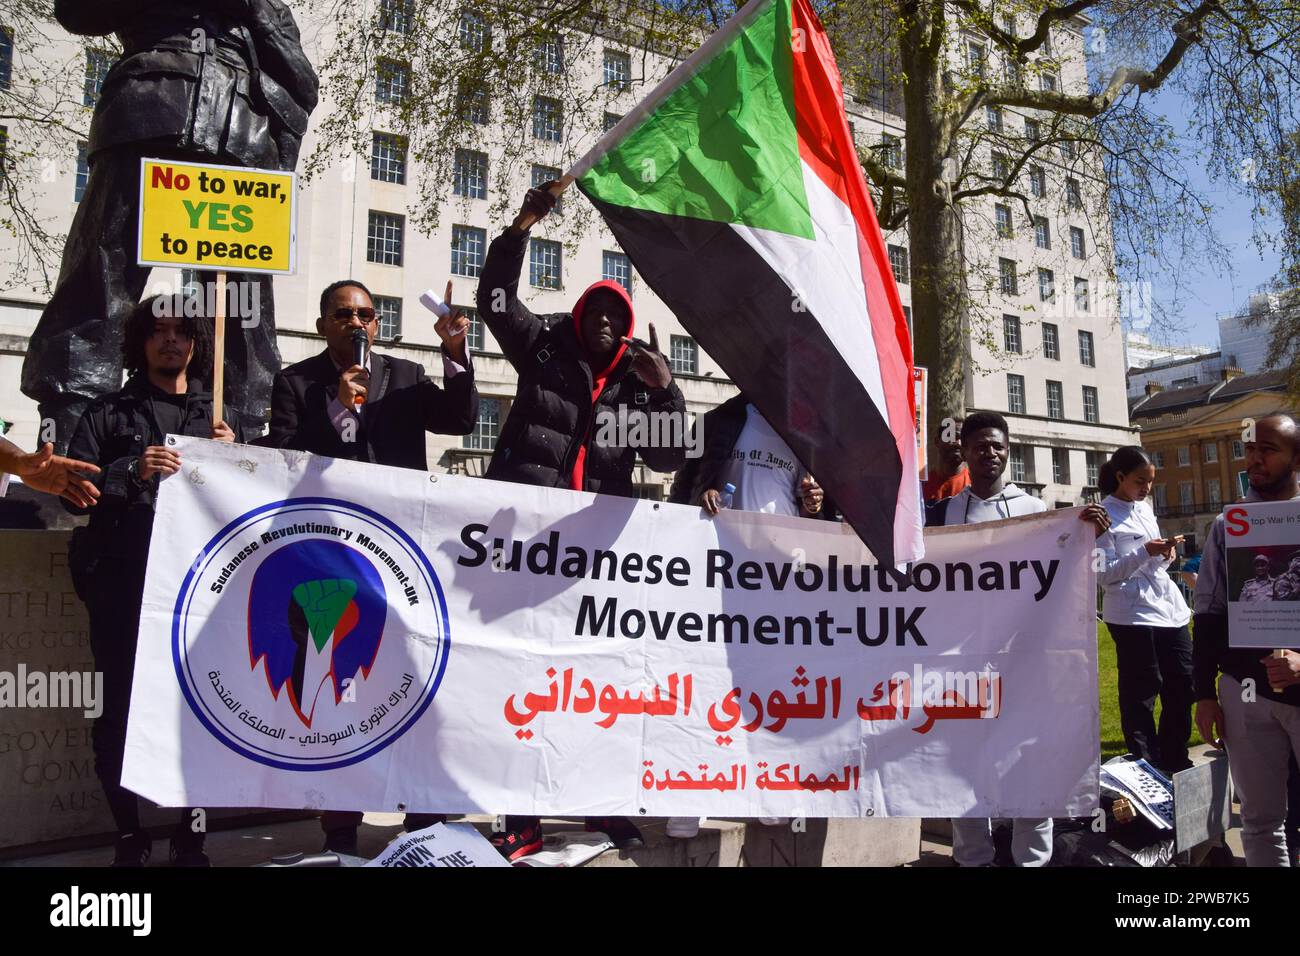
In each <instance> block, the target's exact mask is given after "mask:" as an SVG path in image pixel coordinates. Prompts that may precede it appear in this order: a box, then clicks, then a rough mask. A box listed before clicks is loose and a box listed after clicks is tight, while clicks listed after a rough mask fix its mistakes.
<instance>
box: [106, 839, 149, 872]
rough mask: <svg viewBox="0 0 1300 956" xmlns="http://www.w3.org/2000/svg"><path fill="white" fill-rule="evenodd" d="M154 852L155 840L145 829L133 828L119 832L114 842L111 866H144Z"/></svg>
mask: <svg viewBox="0 0 1300 956" xmlns="http://www.w3.org/2000/svg"><path fill="white" fill-rule="evenodd" d="M152 853H153V840H152V839H151V838H150V836H149V834H148V833H145V832H144V831H143V830H131V831H129V832H127V833H119V834H118V835H117V842H116V843H115V844H113V862H112V863H110V864H109V866H116V867H123V868H126V867H131V868H134V867H140V866H144V865H145V863H146V862H148V860H149V856H150V855H151V854H152Z"/></svg>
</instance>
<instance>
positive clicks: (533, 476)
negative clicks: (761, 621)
mask: <svg viewBox="0 0 1300 956" xmlns="http://www.w3.org/2000/svg"><path fill="white" fill-rule="evenodd" d="M527 248H528V236H527V234H524V235H520V236H512V235H510V233H509V232H508V231H507V232H505V233H502V234H501V235H500V236H498V237H497V238H496V239H494V240H493V242H492V245H491V246H489V247H488V254H487V260H486V261H485V262H484V264H483V272H482V275H481V276H480V278H479V286H478V310H479V315H481V316H482V317H483V321H484V322H486V323H487V327H488V328H489V329H491V330H492V334H493V336H494V337H495V338H496V340H497V342H498V343H500V345H501V349H502V351H503V352H504V353H505V356H506V358H507V359H509V360H510V364H511V365H513V366H514V368H515V371H516V372H517V373H518V374H519V387H518V389H517V391H516V393H515V401H514V404H513V406H512V407H511V409H510V415H509V416H508V417H507V418H506V423H505V425H504V426H503V427H502V429H501V435H500V437H499V438H498V439H497V445H496V451H495V452H494V453H493V455H492V462H491V464H489V465H488V470H487V477H488V478H493V479H496V480H498V481H517V482H520V483H521V484H526V485H543V486H545V487H549V488H565V487H568V485H569V481H570V476H571V475H572V473H573V466H574V462H575V461H576V460H577V457H578V450H579V448H581V447H582V445H583V444H584V443H585V444H586V446H587V454H586V461H585V464H584V468H583V485H582V487H583V490H584V491H594V492H598V493H600V494H607V495H622V496H624V497H635V495H636V488H635V486H634V484H633V482H632V470H633V467H634V466H635V464H636V456H637V452H638V451H639V452H640V454H641V458H642V460H643V461H645V463H646V464H647V465H648V466H649V467H650V468H652V469H654V470H655V471H661V472H671V471H676V470H677V468H679V467H680V466H681V464H682V462H683V461H684V460H685V455H686V449H685V445H684V443H681V442H679V443H677V445H676V447H668V448H663V447H660V448H648V447H647V448H640V449H636V448H629V447H626V446H625V445H622V444H614V443H608V444H603V443H601V442H598V441H593V440H592V439H593V437H595V433H596V429H595V428H593V423H594V422H595V419H596V414H597V410H596V409H598V410H599V411H600V412H608V413H610V414H612V415H615V416H617V415H618V414H620V409H626V411H625V412H624V414H627V415H634V414H640V413H651V414H654V413H659V412H671V413H675V414H676V415H677V416H679V417H680V419H681V421H682V422H684V421H685V414H686V400H685V398H683V397H682V393H681V390H680V389H679V388H678V387H677V383H676V382H669V383H668V387H667V388H661V389H652V388H650V387H649V386H647V385H646V384H645V383H644V382H642V381H641V379H640V378H638V377H637V376H636V375H635V374H633V373H632V371H631V365H632V359H631V356H630V355H628V354H626V353H624V354H623V355H621V356H620V357H619V359H618V360H617V362H616V363H615V366H614V368H613V370H611V371H610V373H609V374H608V375H607V376H606V379H605V388H604V390H603V391H602V392H601V394H600V397H599V398H598V399H597V402H596V409H593V407H592V401H591V393H592V391H593V388H594V386H593V381H592V370H591V368H590V366H589V365H588V364H587V362H586V360H585V358H584V357H583V352H582V350H581V348H580V347H579V344H578V334H577V330H576V325H575V322H574V317H573V314H572V313H569V312H559V313H554V314H551V315H541V316H539V315H534V314H533V313H532V312H530V311H529V310H528V308H527V307H526V306H525V305H524V304H523V303H521V302H520V301H519V297H518V292H519V275H520V272H521V271H522V269H523V264H524V252H525V250H526V249H527ZM610 285H611V284H609V283H597V285H596V286H593V287H592V288H597V287H599V286H605V287H610ZM498 290H499V291H498ZM590 291H591V289H588V290H587V292H584V293H583V297H582V298H580V299H579V300H578V305H576V306H575V309H577V310H578V311H579V313H580V312H581V304H582V302H583V301H584V299H585V298H586V295H587V294H588V293H589V292H590ZM493 306H497V307H498V308H496V309H494V308H493ZM628 308H629V310H630V309H631V301H630V300H629V301H628ZM633 329H635V316H634V317H633V324H632V327H631V328H629V330H628V335H629V336H630V335H632V334H633V331H632V330H633Z"/></svg>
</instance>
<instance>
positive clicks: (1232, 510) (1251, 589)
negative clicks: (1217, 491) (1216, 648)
mask: <svg viewBox="0 0 1300 956" xmlns="http://www.w3.org/2000/svg"><path fill="white" fill-rule="evenodd" d="M1223 520H1224V531H1225V532H1226V534H1225V535H1224V545H1225V549H1226V553H1225V555H1224V557H1225V563H1226V566H1227V569H1228V644H1229V646H1231V647H1273V648H1289V647H1296V646H1300V501H1269V502H1242V503H1240V504H1234V505H1229V506H1228V507H1226V508H1225V509H1224V510H1223Z"/></svg>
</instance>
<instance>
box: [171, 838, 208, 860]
mask: <svg viewBox="0 0 1300 956" xmlns="http://www.w3.org/2000/svg"><path fill="white" fill-rule="evenodd" d="M167 858H168V859H169V860H171V864H172V866H184V867H209V866H211V865H212V861H211V860H209V859H208V855H207V854H206V853H204V852H203V835H202V834H199V839H197V840H194V839H190V838H189V835H188V834H187V835H186V836H185V837H172V839H171V844H170V845H169V846H168V848H167Z"/></svg>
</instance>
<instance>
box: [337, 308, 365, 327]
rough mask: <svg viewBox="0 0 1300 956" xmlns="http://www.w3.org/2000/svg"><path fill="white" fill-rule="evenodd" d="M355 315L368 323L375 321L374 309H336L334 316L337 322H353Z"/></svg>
mask: <svg viewBox="0 0 1300 956" xmlns="http://www.w3.org/2000/svg"><path fill="white" fill-rule="evenodd" d="M354 315H355V316H356V317H357V318H359V319H360V320H361V321H362V322H365V323H366V324H367V325H369V324H370V323H371V322H373V321H375V310H374V309H335V310H334V316H333V318H334V321H335V322H351V321H352V316H354Z"/></svg>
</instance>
